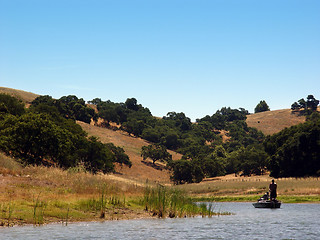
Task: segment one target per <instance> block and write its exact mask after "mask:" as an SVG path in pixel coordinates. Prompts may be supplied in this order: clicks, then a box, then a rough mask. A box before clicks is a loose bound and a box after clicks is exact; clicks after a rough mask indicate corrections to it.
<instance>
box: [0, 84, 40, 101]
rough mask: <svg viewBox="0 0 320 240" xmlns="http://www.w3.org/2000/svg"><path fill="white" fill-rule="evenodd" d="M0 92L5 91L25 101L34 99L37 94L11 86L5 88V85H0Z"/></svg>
mask: <svg viewBox="0 0 320 240" xmlns="http://www.w3.org/2000/svg"><path fill="white" fill-rule="evenodd" d="M0 93H6V94H9V95H12V96H15V97H17V98H19V99H21V100H22V101H23V102H25V103H31V102H32V101H33V100H34V99H36V98H37V97H38V96H40V95H38V94H34V93H31V92H26V91H22V90H17V89H13V88H6V87H0Z"/></svg>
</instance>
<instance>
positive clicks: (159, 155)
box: [141, 144, 172, 164]
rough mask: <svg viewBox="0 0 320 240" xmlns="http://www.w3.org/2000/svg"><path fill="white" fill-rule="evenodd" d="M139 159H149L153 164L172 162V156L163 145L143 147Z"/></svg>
mask: <svg viewBox="0 0 320 240" xmlns="http://www.w3.org/2000/svg"><path fill="white" fill-rule="evenodd" d="M141 157H142V158H143V160H146V159H147V158H150V159H151V160H152V162H153V164H155V162H156V161H161V162H170V161H172V156H171V154H170V153H168V152H167V149H166V148H165V147H164V146H163V145H159V144H151V145H148V146H143V147H142V148H141Z"/></svg>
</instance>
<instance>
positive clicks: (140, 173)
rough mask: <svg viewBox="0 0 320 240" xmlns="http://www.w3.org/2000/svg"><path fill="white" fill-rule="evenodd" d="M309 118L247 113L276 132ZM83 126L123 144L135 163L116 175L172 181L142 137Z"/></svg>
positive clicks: (25, 96) (24, 95) (28, 96)
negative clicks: (149, 156)
mask: <svg viewBox="0 0 320 240" xmlns="http://www.w3.org/2000/svg"><path fill="white" fill-rule="evenodd" d="M0 92H5V93H8V94H11V95H14V96H17V97H19V98H21V99H22V100H23V101H24V102H26V103H30V102H31V101H32V100H33V99H34V98H36V97H37V96H39V95H37V94H33V93H29V92H25V91H21V90H15V89H10V88H3V87H0ZM304 121H305V117H303V116H299V115H297V114H292V113H291V110H290V109H284V110H276V111H268V112H262V113H257V114H252V115H248V116H247V124H248V126H249V127H255V128H257V129H259V130H261V131H262V132H263V133H265V134H273V133H276V132H279V131H281V130H282V129H284V128H285V127H290V126H292V125H296V124H299V123H302V122H304ZM78 124H79V125H81V127H82V128H83V129H84V130H85V131H86V132H88V134H89V136H97V137H98V138H99V139H100V141H102V142H103V143H109V142H111V143H113V144H115V145H116V146H119V147H122V148H123V149H124V150H125V152H126V154H127V155H128V156H129V158H130V160H131V161H132V163H133V166H132V167H131V168H130V169H129V168H128V167H127V166H122V167H121V166H116V171H117V173H118V174H116V175H114V177H117V178H121V179H124V178H125V179H132V180H139V181H146V179H148V180H150V181H159V182H162V183H168V182H169V172H168V171H167V170H166V169H165V168H164V164H161V163H158V162H157V163H156V165H153V164H152V162H151V161H148V160H147V161H142V158H141V156H140V151H141V147H142V146H145V145H148V144H149V143H148V142H147V141H145V140H143V139H141V138H137V137H131V136H129V135H128V133H125V132H122V131H113V130H110V129H106V128H100V127H97V126H94V125H90V124H86V123H83V122H78ZM170 153H171V154H172V156H173V159H174V160H177V159H180V158H181V155H180V154H177V153H175V152H172V151H171V152H170Z"/></svg>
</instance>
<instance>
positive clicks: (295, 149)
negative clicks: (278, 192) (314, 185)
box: [264, 115, 320, 177]
mask: <svg viewBox="0 0 320 240" xmlns="http://www.w3.org/2000/svg"><path fill="white" fill-rule="evenodd" d="M264 147H265V150H266V152H267V153H268V154H269V161H268V168H269V170H270V175H271V176H273V177H303V176H319V174H320V162H319V159H320V121H319V119H318V117H317V116H316V115H313V116H312V118H310V119H309V121H307V122H305V123H303V124H299V125H296V126H292V127H290V128H286V129H284V130H282V131H281V132H279V133H277V134H274V135H272V136H268V137H267V139H266V140H265V142H264Z"/></svg>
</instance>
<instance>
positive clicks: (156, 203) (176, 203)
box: [141, 184, 217, 218]
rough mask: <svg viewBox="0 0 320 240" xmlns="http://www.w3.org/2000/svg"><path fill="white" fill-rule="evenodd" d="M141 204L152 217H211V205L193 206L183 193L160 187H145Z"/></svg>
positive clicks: (174, 189) (192, 202)
mask: <svg viewBox="0 0 320 240" xmlns="http://www.w3.org/2000/svg"><path fill="white" fill-rule="evenodd" d="M141 204H142V205H143V206H144V209H145V210H146V211H150V212H151V213H152V215H153V216H158V217H159V218H164V217H170V218H174V217H192V216H195V215H201V216H203V217H205V216H212V215H216V214H217V213H214V212H213V207H212V205H210V204H209V207H208V205H207V204H204V203H203V204H195V203H194V201H192V199H191V198H190V197H188V196H187V195H186V194H185V193H184V192H183V191H181V190H179V189H176V188H167V187H164V186H162V185H160V184H159V185H158V186H156V187H153V188H152V187H146V189H145V193H144V197H143V200H142V201H141Z"/></svg>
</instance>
